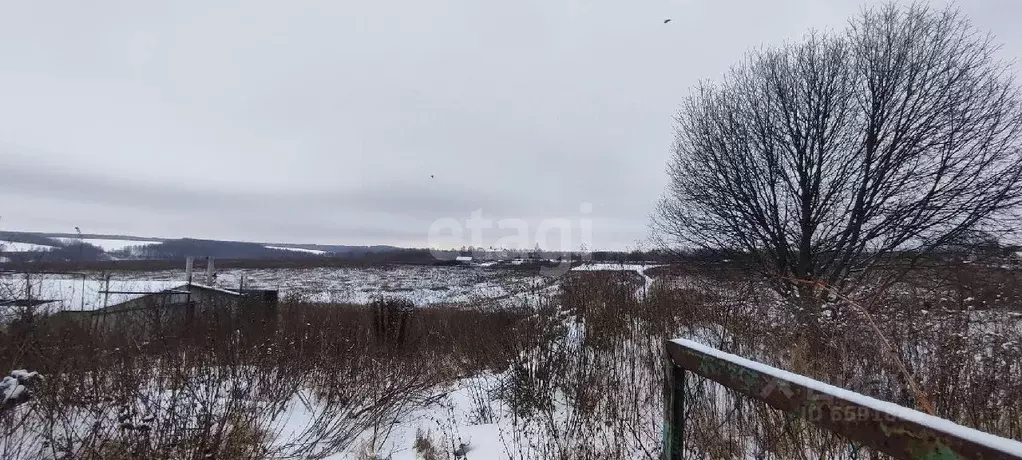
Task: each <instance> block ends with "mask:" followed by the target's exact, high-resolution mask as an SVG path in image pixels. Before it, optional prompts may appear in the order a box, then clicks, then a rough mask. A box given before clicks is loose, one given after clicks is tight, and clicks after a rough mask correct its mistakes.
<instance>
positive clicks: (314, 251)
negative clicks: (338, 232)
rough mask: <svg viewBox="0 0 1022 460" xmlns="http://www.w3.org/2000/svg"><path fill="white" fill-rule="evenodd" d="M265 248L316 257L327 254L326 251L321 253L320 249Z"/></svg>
mask: <svg viewBox="0 0 1022 460" xmlns="http://www.w3.org/2000/svg"><path fill="white" fill-rule="evenodd" d="M264 247H265V248H266V249H278V250H281V251H294V252H304V253H307V254H316V255H320V256H321V255H323V254H326V251H320V250H318V249H305V248H287V247H284V246H264Z"/></svg>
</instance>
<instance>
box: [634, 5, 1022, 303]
mask: <svg viewBox="0 0 1022 460" xmlns="http://www.w3.org/2000/svg"><path fill="white" fill-rule="evenodd" d="M997 48H998V47H997V46H995V45H994V44H993V43H992V38H991V36H990V35H988V34H982V33H978V32H977V31H976V30H975V29H974V28H973V27H972V26H971V25H970V24H969V22H968V20H967V19H965V18H964V17H963V16H962V15H961V14H960V13H959V12H958V11H957V10H954V9H945V10H939V11H938V10H932V9H930V8H928V7H926V6H924V5H920V4H915V5H912V6H909V7H905V8H900V7H897V6H895V5H893V4H888V5H886V6H881V7H877V8H874V9H868V10H864V11H863V13H862V14H861V15H859V16H858V17H857V18H855V19H853V20H852V21H851V22H850V24H849V27H848V28H847V29H846V30H844V31H843V32H840V33H830V34H822V33H812V34H810V35H809V36H808V38H806V39H805V40H803V41H802V42H800V43H795V44H789V45H786V46H784V47H782V48H779V49H765V50H756V51H753V52H750V53H749V54H748V55H747V57H746V59H745V60H744V61H743V62H741V63H740V64H738V65H736V66H735V67H733V68H732V70H731V71H730V72H729V73H728V75H727V76H726V77H725V78H724V79H723V81H722V82H720V83H718V84H703V85H701V86H700V87H698V88H697V89H696V90H695V91H694V93H693V94H692V95H691V96H690V97H689V98H688V99H687V100H686V101H685V104H684V105H683V108H682V110H681V111H680V113H679V115H678V116H677V118H676V141H675V146H674V157H673V161H672V162H671V164H670V166H669V170H668V175H669V178H670V185H669V187H668V190H667V193H666V194H665V197H664V199H663V200H662V201H661V202H660V204H659V206H658V209H657V212H656V213H655V215H654V219H653V220H654V228H655V230H656V231H657V236H658V237H660V238H661V242H662V243H664V244H666V245H668V246H673V247H677V245H686V246H690V247H702V248H714V249H728V250H737V251H742V252H745V253H748V254H752V255H753V256H754V257H755V258H756V260H758V262H759V263H760V265H761V268H762V269H763V270H764V271H765V272H767V273H768V274H770V275H772V276H771V278H772V279H773V280H775V282H776V284H775V286H776V288H777V290H778V291H779V292H781V293H782V294H784V295H789V296H795V295H797V296H800V297H805V298H813V299H818V298H819V297H818V296H819V295H820V290H818V289H816V288H815V287H814V286H813V285H810V284H807V283H798V282H792V281H791V280H795V279H797V280H810V281H813V282H826V283H828V284H830V285H832V286H837V287H839V288H841V289H847V288H849V287H851V286H854V284H855V283H854V281H855V280H856V279H857V278H858V277H861V276H863V273H868V272H869V271H870V269H871V267H874V266H875V265H876V263H877V262H878V261H879V260H881V259H884V258H885V257H887V256H890V255H892V254H894V253H899V254H915V255H918V254H925V253H926V252H927V251H928V250H929V249H930V248H932V247H935V246H938V245H941V244H944V243H945V242H947V241H949V240H952V239H955V238H957V237H958V236H959V235H961V234H963V233H965V232H969V231H972V230H974V229H977V228H984V227H987V226H989V225H990V224H992V223H995V222H996V221H997V220H998V219H1000V218H1003V217H1004V216H1006V215H1007V214H1008V212H1009V211H1011V210H1012V209H1013V208H1014V207H1015V206H1016V205H1017V204H1018V203H1019V200H1020V197H1022V184H1020V174H1022V155H1020V130H1022V106H1020V102H1022V99H1020V97H1019V92H1018V90H1017V89H1016V87H1015V85H1014V81H1013V78H1012V76H1011V75H1010V73H1009V70H1010V69H1009V66H1008V65H1006V64H1004V63H1002V62H1001V61H999V60H997V59H996V58H995V52H996V51H997ZM814 303H815V302H814Z"/></svg>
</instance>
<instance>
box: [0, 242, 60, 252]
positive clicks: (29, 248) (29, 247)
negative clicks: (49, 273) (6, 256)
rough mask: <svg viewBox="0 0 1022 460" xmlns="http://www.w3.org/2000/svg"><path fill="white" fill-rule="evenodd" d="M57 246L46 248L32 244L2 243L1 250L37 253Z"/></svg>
mask: <svg viewBox="0 0 1022 460" xmlns="http://www.w3.org/2000/svg"><path fill="white" fill-rule="evenodd" d="M55 247H56V246H46V245H42V244H32V243H11V242H6V241H0V250H2V251H4V252H36V251H49V250H51V249H53V248H55Z"/></svg>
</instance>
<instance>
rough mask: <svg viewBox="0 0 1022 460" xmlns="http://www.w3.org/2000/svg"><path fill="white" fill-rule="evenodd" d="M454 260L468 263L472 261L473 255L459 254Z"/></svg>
mask: <svg viewBox="0 0 1022 460" xmlns="http://www.w3.org/2000/svg"><path fill="white" fill-rule="evenodd" d="M454 260H456V261H458V262H461V263H463V264H467V263H469V262H472V256H458V257H455V258H454Z"/></svg>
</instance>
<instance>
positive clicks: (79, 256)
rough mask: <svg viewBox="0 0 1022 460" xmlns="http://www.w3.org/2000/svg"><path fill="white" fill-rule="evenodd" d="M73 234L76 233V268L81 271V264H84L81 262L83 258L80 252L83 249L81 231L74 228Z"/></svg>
mask: <svg viewBox="0 0 1022 460" xmlns="http://www.w3.org/2000/svg"><path fill="white" fill-rule="evenodd" d="M75 232H76V233H78V268H79V269H81V268H82V262H84V261H83V260H82V259H83V258H84V256H83V255H82V250H83V249H84V248H85V240H83V239H82V230H81V229H80V228H78V227H75Z"/></svg>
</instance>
